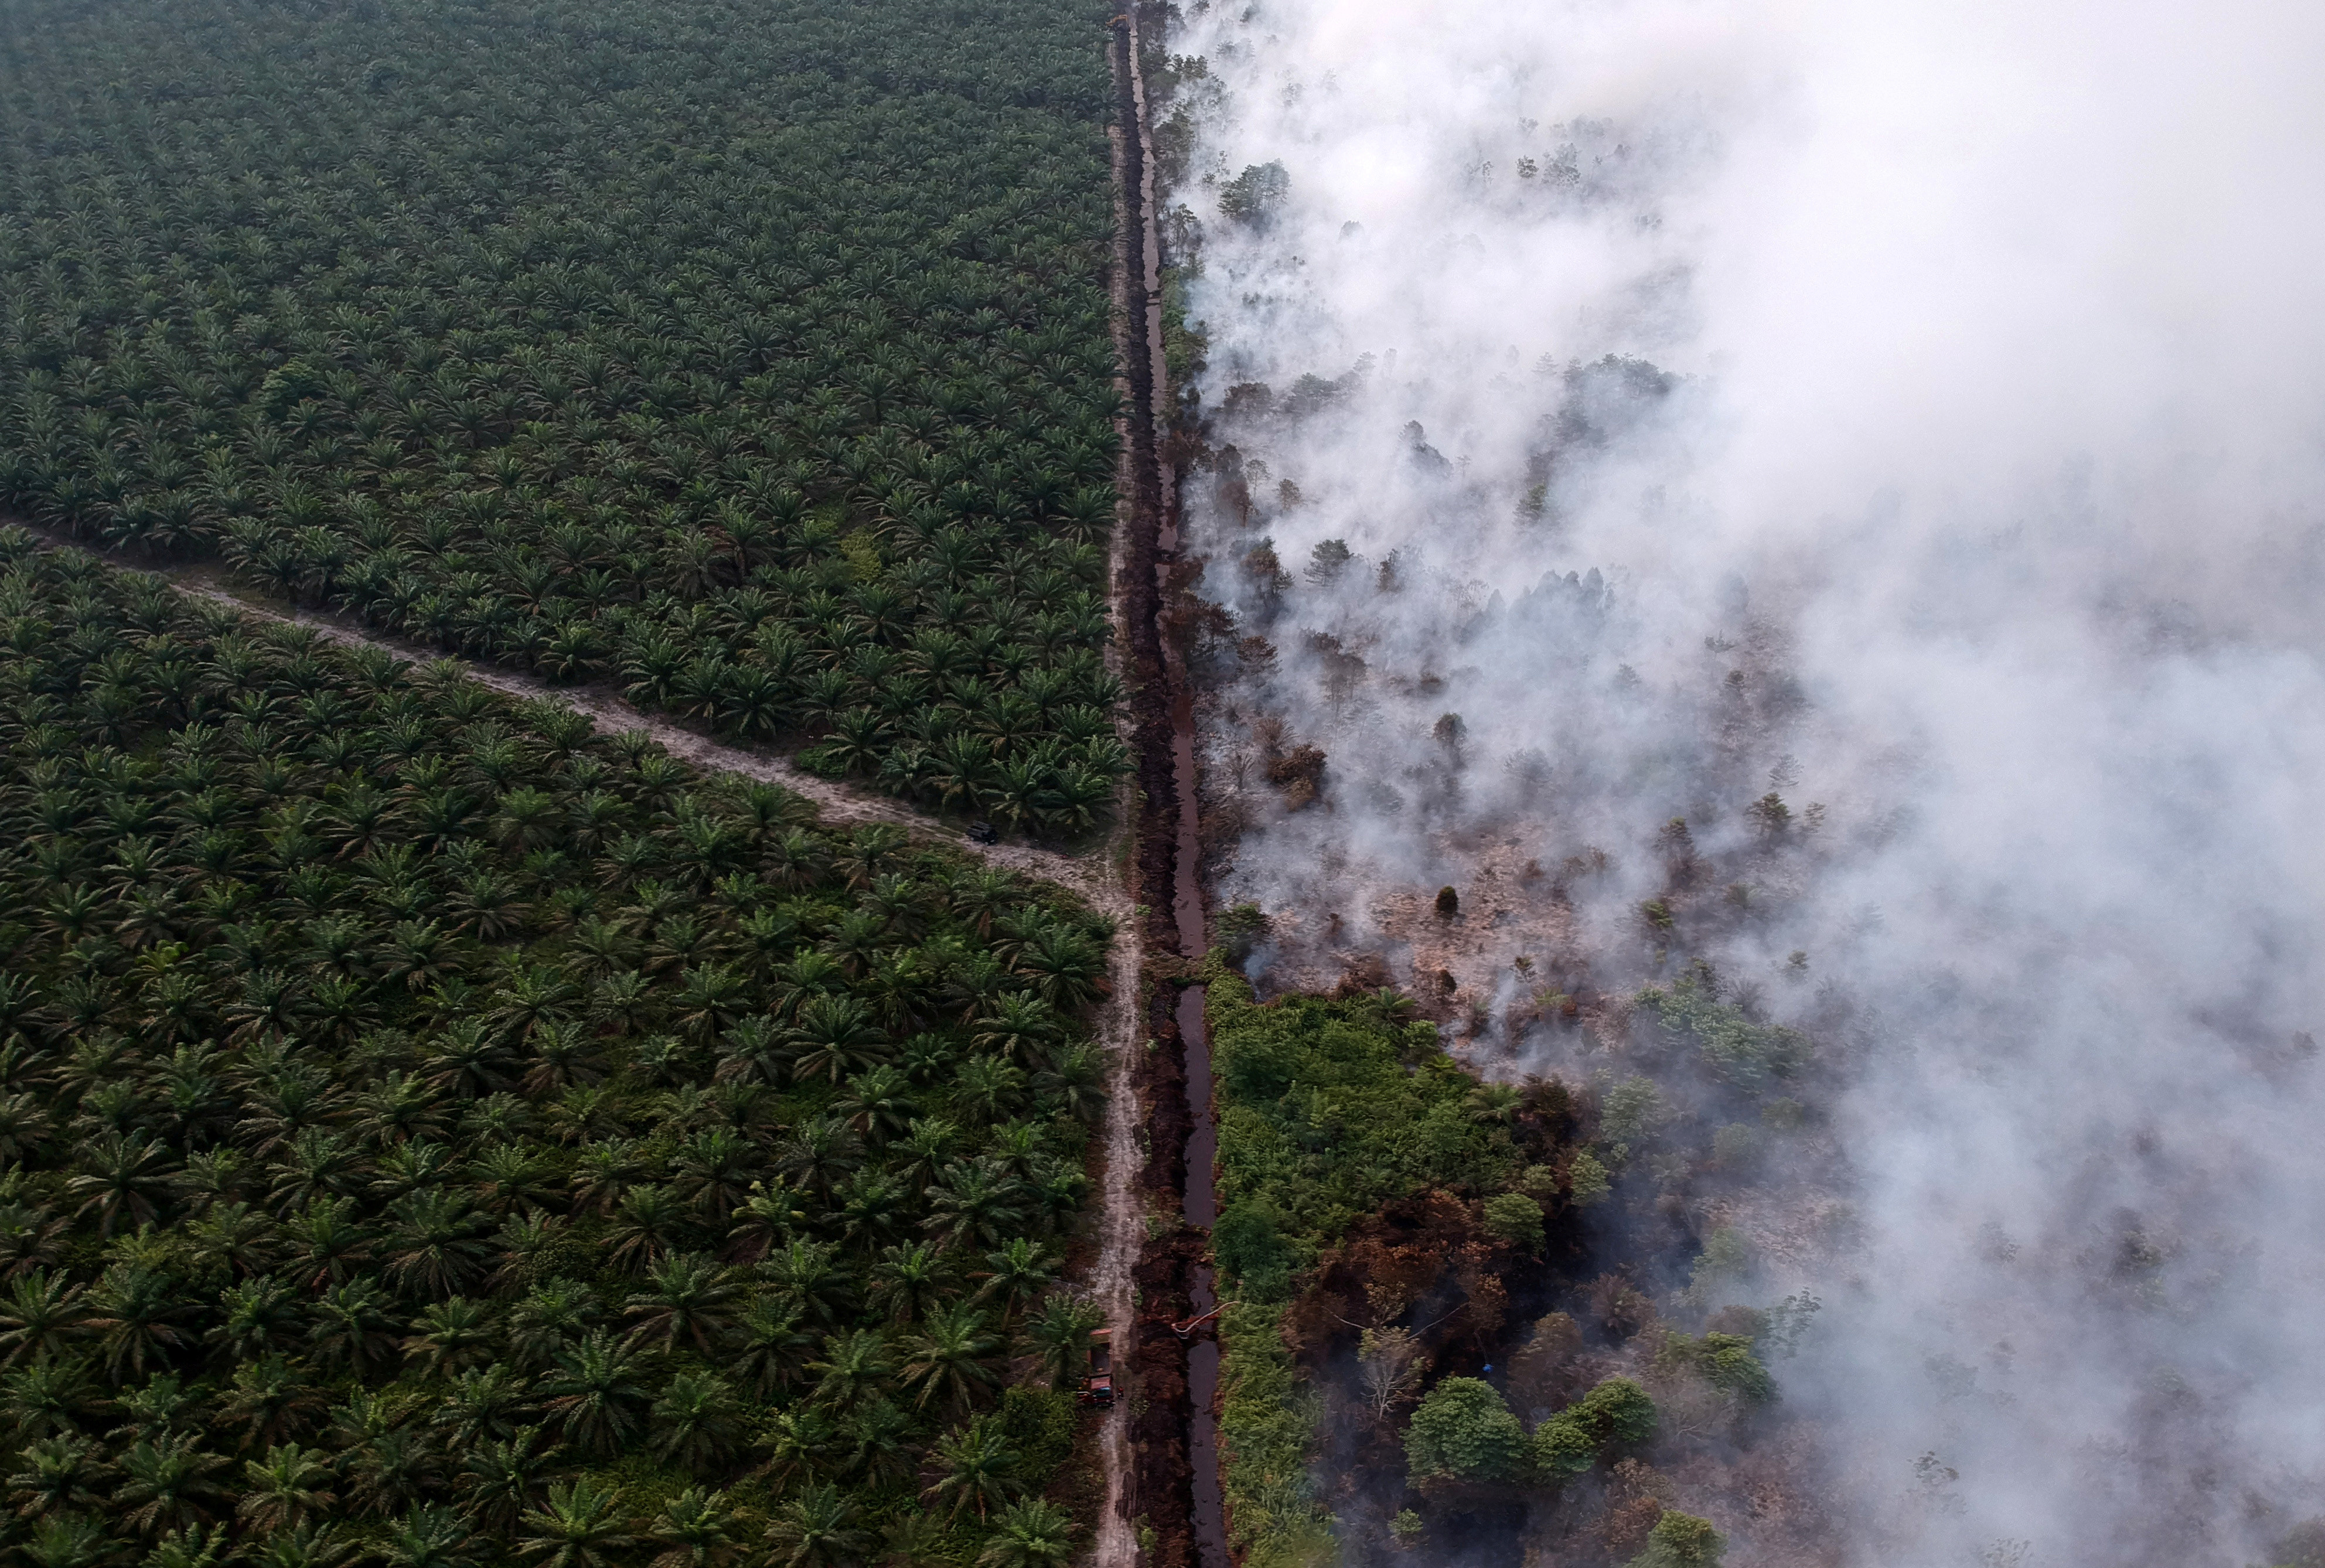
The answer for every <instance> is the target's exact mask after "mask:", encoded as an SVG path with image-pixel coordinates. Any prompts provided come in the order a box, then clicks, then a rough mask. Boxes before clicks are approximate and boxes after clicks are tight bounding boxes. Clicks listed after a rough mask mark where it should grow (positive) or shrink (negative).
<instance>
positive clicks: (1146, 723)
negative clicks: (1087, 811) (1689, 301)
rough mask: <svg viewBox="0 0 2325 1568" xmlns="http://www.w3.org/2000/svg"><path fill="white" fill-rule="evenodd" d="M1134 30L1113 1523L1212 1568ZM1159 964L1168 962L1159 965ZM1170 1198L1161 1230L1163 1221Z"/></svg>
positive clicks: (1148, 252) (1207, 1273) (1197, 1093)
mask: <svg viewBox="0 0 2325 1568" xmlns="http://www.w3.org/2000/svg"><path fill="white" fill-rule="evenodd" d="M1140 21H1141V19H1140V17H1139V15H1138V11H1137V8H1136V7H1135V6H1133V7H1132V8H1131V9H1130V11H1129V12H1128V13H1127V14H1124V15H1121V16H1117V17H1116V19H1115V22H1114V29H1113V31H1114V71H1115V95H1116V124H1117V127H1118V130H1119V135H1118V138H1117V142H1116V145H1117V146H1118V147H1119V149H1120V170H1121V176H1122V178H1121V187H1120V188H1121V198H1122V203H1123V211H1124V214H1125V223H1124V225H1123V229H1122V235H1121V241H1122V255H1121V257H1120V270H1121V277H1122V289H1121V295H1120V298H1121V302H1122V304H1123V307H1124V308H1123V310H1122V311H1121V312H1120V315H1119V317H1118V320H1119V322H1120V330H1121V332H1122V338H1123V341H1122V356H1123V364H1124V367H1125V371H1126V377H1125V378H1126V381H1127V384H1128V385H1127V388H1126V390H1127V392H1128V394H1129V401H1130V405H1131V411H1130V418H1129V420H1128V422H1127V428H1126V430H1125V437H1126V448H1127V456H1128V459H1129V484H1128V486H1127V488H1126V498H1127V500H1128V502H1129V506H1130V508H1131V525H1130V528H1129V529H1128V531H1127V537H1128V547H1127V549H1125V551H1123V552H1121V554H1120V575H1119V577H1118V579H1117V583H1116V591H1117V595H1118V599H1117V602H1118V606H1119V609H1120V625H1121V626H1122V629H1123V634H1124V636H1125V641H1126V644H1127V654H1128V661H1129V668H1128V669H1127V670H1126V671H1125V682H1126V684H1127V685H1128V687H1129V688H1130V691H1131V692H1132V696H1131V728H1132V734H1131V737H1130V743H1131V753H1132V756H1133V758H1134V761H1135V769H1136V772H1135V777H1136V779H1137V784H1138V789H1139V792H1140V795H1141V799H1140V802H1139V808H1138V812H1137V818H1136V826H1135V846H1134V860H1135V882H1134V885H1135V887H1136V888H1137V890H1138V896H1139V898H1140V900H1141V904H1140V906H1139V914H1138V918H1139V932H1138V935H1139V938H1140V940H1141V942H1142V943H1143V945H1144V949H1145V951H1146V952H1147V953H1148V954H1149V955H1150V957H1151V959H1152V960H1153V961H1152V965H1151V967H1152V970H1153V978H1154V980H1155V982H1156V983H1155V985H1154V986H1153V989H1152V992H1151V994H1150V995H1149V996H1148V997H1146V998H1145V1003H1146V1012H1145V1024H1146V1028H1147V1035H1148V1039H1149V1041H1150V1042H1151V1044H1150V1045H1149V1047H1148V1049H1147V1050H1146V1051H1145V1052H1144V1056H1143V1060H1142V1061H1141V1062H1140V1065H1139V1068H1138V1071H1137V1072H1136V1080H1137V1090H1138V1100H1139V1107H1140V1110H1141V1114H1142V1115H1143V1117H1144V1124H1145V1127H1146V1132H1147V1140H1146V1159H1145V1171H1144V1178H1145V1179H1144V1187H1145V1189H1146V1191H1147V1192H1148V1193H1149V1194H1150V1198H1151V1201H1152V1202H1153V1204H1154V1214H1153V1224H1152V1225H1151V1226H1150V1234H1151V1235H1152V1236H1153V1239H1151V1240H1150V1241H1149V1243H1148V1244H1147V1246H1146V1247H1145V1248H1144V1250H1143V1252H1142V1253H1141V1256H1140V1258H1139V1262H1138V1265H1137V1267H1136V1269H1135V1280H1136V1285H1137V1293H1138V1294H1137V1313H1136V1319H1135V1324H1134V1327H1133V1331H1132V1333H1131V1335H1130V1338H1129V1342H1128V1344H1127V1346H1126V1347H1125V1349H1126V1354H1125V1355H1124V1356H1123V1357H1122V1358H1121V1359H1122V1361H1123V1364H1124V1366H1125V1372H1126V1374H1127V1376H1126V1378H1125V1383H1126V1387H1127V1389H1128V1391H1129V1394H1130V1401H1129V1403H1130V1417H1129V1422H1130V1424H1129V1441H1130V1447H1131V1450H1132V1463H1131V1465H1130V1467H1129V1471H1128V1476H1127V1486H1126V1488H1125V1494H1126V1495H1125V1497H1124V1498H1123V1504H1122V1507H1123V1509H1124V1515H1125V1518H1127V1519H1129V1520H1132V1521H1135V1523H1136V1524H1137V1525H1138V1526H1141V1527H1142V1528H1143V1530H1144V1532H1145V1534H1144V1550H1143V1552H1142V1554H1141V1560H1142V1568H1227V1565H1228V1563H1229V1555H1228V1551H1227V1519H1226V1510H1225V1506H1224V1502H1223V1499H1222V1498H1221V1494H1220V1489H1219V1470H1218V1418H1217V1415H1216V1409H1215V1406H1216V1402H1217V1399H1218V1369H1219V1354H1218V1341H1217V1340H1216V1339H1215V1338H1213V1337H1210V1334H1209V1330H1208V1328H1204V1329H1197V1330H1195V1331H1193V1332H1192V1333H1191V1334H1190V1335H1188V1336H1184V1337H1182V1336H1181V1333H1180V1332H1179V1331H1178V1328H1177V1327H1176V1325H1179V1324H1183V1323H1186V1322H1188V1321H1189V1320H1191V1319H1194V1318H1197V1317H1200V1316H1201V1315H1202V1314H1204V1313H1209V1311H1210V1310H1211V1309H1213V1308H1215V1307H1216V1306H1218V1292H1217V1289H1216V1281H1215V1278H1214V1276H1213V1274H1212V1271H1211V1267H1210V1265H1209V1261H1208V1258H1207V1257H1206V1252H1207V1248H1208V1241H1209V1234H1208V1233H1209V1227H1210V1224H1211V1222H1212V1220H1214V1219H1215V1218H1216V1217H1217V1209H1218V1205H1217V1201H1216V1196H1215V1194H1214V1192H1213V1188H1212V1167H1213V1164H1214V1161H1215V1160H1216V1157H1217V1155H1218V1129H1217V1126H1216V1124H1215V1122H1214V1121H1213V1118H1212V1110H1211V1073H1210V1052H1209V1038H1208V1035H1207V1034H1206V1032H1205V1030H1204V1027H1203V997H1202V992H1201V989H1200V988H1190V987H1185V986H1183V985H1181V984H1178V983H1176V981H1177V979H1178V977H1180V976H1183V975H1184V974H1185V973H1188V972H1190V971H1191V970H1193V968H1194V966H1195V964H1196V963H1198V962H1199V961H1200V960H1201V958H1202V956H1203V953H1204V951H1205V948H1206V945H1207V942H1208V928H1207V923H1206V920H1205V914H1204V901H1203V886H1202V880H1201V870H1202V843H1201V812H1200V801H1199V798H1198V794H1197V788H1196V784H1197V778H1196V762H1195V706H1194V698H1193V692H1192V691H1191V688H1190V682H1189V678H1188V670H1187V662H1186V658H1185V656H1184V642H1185V638H1186V634H1187V630H1188V627H1189V626H1190V598H1189V594H1188V591H1187V590H1188V588H1189V586H1190V581H1191V578H1192V575H1193V571H1192V568H1191V565H1190V563H1189V562H1187V561H1184V560H1182V558H1181V548H1180V547H1181V541H1180V532H1179V517H1178V493H1177V492H1178V487H1177V476H1176V474H1175V472H1174V471H1173V469H1174V465H1173V464H1172V459H1171V452H1170V450H1169V448H1168V445H1167V443H1165V442H1164V441H1163V439H1162V435H1161V431H1160V430H1159V428H1158V426H1157V423H1156V420H1155V406H1156V403H1157V400H1158V395H1159V394H1160V391H1161V389H1162V388H1163V387H1164V386H1165V385H1167V382H1168V373H1167V370H1166V367H1165V363H1164V358H1163V300H1162V293H1161V288H1160V284H1161V271H1162V244H1161V239H1160V237H1159V236H1158V234H1157V233H1156V229H1155V225H1154V171H1153V162H1152V159H1151V156H1150V153H1149V147H1150V145H1151V142H1150V126H1149V124H1148V119H1147V112H1146V86H1145V79H1144V72H1143V70H1142V69H1141V64H1140V58H1139V57H1140V50H1141V35H1140V33H1141V28H1140ZM1167 954H1175V955H1176V958H1177V960H1179V961H1178V962H1177V963H1175V964H1173V963H1171V962H1169V961H1167V960H1165V957H1164V955H1167ZM1174 1197H1175V1198H1177V1200H1178V1205H1177V1207H1178V1213H1177V1214H1176V1215H1172V1213H1171V1212H1170V1211H1171V1208H1172V1199H1173V1198H1174ZM1118 1342H1119V1341H1118ZM1103 1560H1104V1559H1103V1558H1102V1561H1103Z"/></svg>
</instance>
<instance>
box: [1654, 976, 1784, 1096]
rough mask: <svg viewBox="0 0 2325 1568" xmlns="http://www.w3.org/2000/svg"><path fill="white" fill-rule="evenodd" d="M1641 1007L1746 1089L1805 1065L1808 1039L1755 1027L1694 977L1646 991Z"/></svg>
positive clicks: (1768, 1026)
mask: <svg viewBox="0 0 2325 1568" xmlns="http://www.w3.org/2000/svg"><path fill="white" fill-rule="evenodd" d="M1638 999H1639V1003H1640V1005H1641V1006H1642V1007H1645V1008H1646V1009H1647V1011H1648V1012H1649V1013H1650V1014H1651V1015H1653V1017H1654V1018H1655V1020H1656V1021H1657V1022H1658V1023H1660V1024H1661V1025H1663V1027H1664V1028H1666V1029H1669V1030H1670V1031H1672V1033H1673V1034H1675V1035H1685V1036H1687V1037H1689V1038H1690V1039H1692V1040H1693V1041H1694V1042H1695V1044H1696V1048H1697V1049H1698V1050H1700V1051H1701V1052H1702V1053H1703V1056H1704V1060H1705V1061H1707V1062H1710V1063H1711V1065H1712V1067H1713V1069H1714V1070H1715V1071H1717V1072H1718V1073H1719V1075H1720V1076H1721V1077H1723V1078H1725V1079H1727V1080H1728V1081H1729V1082H1731V1083H1737V1084H1741V1085H1744V1086H1745V1087H1746V1088H1750V1087H1754V1086H1756V1085H1758V1084H1760V1083H1762V1082H1764V1081H1766V1080H1768V1079H1770V1078H1786V1077H1790V1076H1791V1075H1792V1073H1794V1072H1798V1071H1799V1070H1800V1068H1801V1065H1802V1063H1803V1062H1806V1061H1807V1060H1808V1053H1809V1041H1808V1036H1807V1035H1803V1034H1802V1033H1801V1032H1800V1031H1799V1030H1797V1029H1787V1028H1784V1027H1783V1026H1782V1025H1775V1024H1755V1023H1754V1022H1752V1020H1751V1019H1749V1018H1747V1017H1746V1016H1744V1011H1743V1009H1742V1008H1740V1007H1729V1006H1728V1005H1727V1004H1726V1003H1723V1002H1721V1001H1720V1000H1719V999H1718V997H1715V996H1713V995H1712V993H1711V992H1710V991H1709V989H1707V988H1705V986H1704V985H1703V984H1702V982H1701V981H1700V980H1698V979H1695V978H1693V977H1692V976H1690V977H1689V978H1688V979H1682V980H1679V981H1676V982H1675V983H1673V984H1672V987H1671V988H1670V989H1668V990H1665V989H1663V988H1660V987H1653V986H1651V987H1649V988H1647V989H1645V990H1644V991H1641V992H1640V993H1639V998H1638Z"/></svg>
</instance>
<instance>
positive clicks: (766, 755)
mask: <svg viewBox="0 0 2325 1568" xmlns="http://www.w3.org/2000/svg"><path fill="white" fill-rule="evenodd" d="M18 526H21V527H26V528H29V529H30V530H31V531H32V533H37V534H39V535H40V536H41V537H42V538H44V539H47V540H49V541H51V543H54V544H56V545H58V546H60V547H65V548H70V549H75V550H88V546H87V545H85V544H82V543H79V541H77V540H74V539H71V538H69V537H68V536H66V535H63V534H60V533H53V532H51V531H50V530H46V529H41V528H35V527H32V525H31V524H22V523H19V524H18ZM90 553H92V554H98V555H102V554H103V553H104V552H101V551H91V552H90ZM122 564H127V563H122ZM134 570H136V571H144V572H147V573H149V574H150V575H153V576H156V577H160V578H162V579H163V580H166V581H168V582H169V583H170V584H171V586H172V587H174V588H176V589H178V590H179V591H180V592H181V593H185V594H189V595H191V596H192V597H194V598H202V599H208V600H209V601H210V602H212V603H214V604H219V605H224V606H226V607H227V608H229V609H232V610H235V611H236V612H238V613H240V614H242V615H246V616H250V617H254V618H255V619H259V620H264V621H272V622H274V623H275V624H277V625H280V626H303V627H305V628H306V629H308V630H309V631H311V632H313V633H314V634H315V635H316V636H320V637H322V638H323V639H324V640H326V641H328V642H332V643H337V644H338V645H341V646H343V647H370V648H377V649H379V650H381V651H382V652H383V653H388V654H394V655H395V656H396V657H397V658H399V659H403V660H405V661H407V662H410V663H423V662H428V661H431V660H439V659H441V658H443V657H444V655H442V654H435V653H432V652H431V651H429V650H426V649H421V648H415V647H413V646H412V645H410V644H407V643H403V642H401V641H398V640H397V639H395V638H393V637H384V636H378V635H376V634H375V633H372V632H369V631H366V630H365V629H364V628H362V627H360V626H354V625H351V624H350V623H349V622H348V621H347V620H346V619H344V618H342V617H336V616H329V615H318V614H315V613H313V612H312V611H309V610H301V609H290V610H285V609H278V608H275V607H273V606H272V605H269V604H265V603H263V602H261V601H258V600H255V599H253V598H248V597H245V595H243V594H240V593H236V592H235V591H234V590H233V589H231V588H229V587H227V585H226V582H225V580H224V579H223V574H222V573H220V572H219V571H218V569H217V568H216V567H215V566H213V565H210V564H208V563H207V562H201V563H192V564H185V565H176V564H166V563H165V564H163V565H161V566H137V567H134ZM452 662H453V663H458V664H459V665H460V666H461V667H462V668H463V669H464V670H465V671H466V673H467V674H468V678H469V679H470V680H472V681H474V682H477V684H478V685H480V686H486V687H490V688H491V689H492V690H493V691H499V692H502V693H504V694H505V695H507V696H511V697H521V698H525V699H528V700H532V699H541V700H548V701H551V702H554V703H556V704H558V705H559V706H560V707H563V708H570V709H571V710H573V711H574V712H576V713H580V714H585V715H587V716H588V719H590V720H591V721H592V722H593V723H595V724H596V725H597V728H599V729H600V730H603V731H605V732H606V733H607V734H611V735H621V734H627V733H632V732H635V733H641V734H645V735H649V736H652V737H653V738H654V739H655V740H656V741H657V742H659V743H660V744H661V745H662V747H663V749H665V750H667V751H668V752H669V753H670V754H671V755H672V756H678V757H682V758H684V759H685V760H686V761H688V762H690V763H692V764H693V765H695V766H697V767H700V768H706V769H709V770H710V771H712V772H715V773H731V774H739V775H742V776H744V777H746V778H754V779H759V780H762V781H764V782H765V783H768V784H781V785H782V786H783V788H785V789H787V790H790V791H791V792H792V793H793V794H797V795H801V796H804V797H805V798H806V799H808V800H811V801H812V802H814V803H815V806H816V810H817V811H818V812H820V813H821V815H822V816H823V818H824V820H825V821H830V822H838V823H842V824H851V823H870V822H885V823H887V824H889V825H890V826H893V827H898V828H902V829H903V830H906V831H908V832H910V833H912V834H913V835H914V836H915V837H918V838H922V839H932V840H938V841H940V842H941V843H943V844H944V845H946V846H947V847H948V848H950V849H958V850H959V851H961V852H962V853H964V854H968V855H974V856H977V857H978V858H981V859H984V860H986V861H988V862H990V863H991V864H993V865H996V866H1002V867H1005V868H1008V869H1010V870H1012V871H1016V872H1019V873H1021V874H1023V875H1024V876H1027V877H1034V878H1037V879H1038V880H1040V881H1043V882H1049V883H1053V884H1055V885H1056V886H1061V887H1064V888H1067V889H1069V890H1070V891H1071V892H1073V893H1074V894H1076V895H1079V897H1080V898H1082V899H1083V900H1084V901H1085V902H1086V903H1088V905H1090V906H1091V907H1092V908H1093V909H1097V910H1098V911H1100V912H1101V913H1103V914H1107V915H1109V916H1111V917H1113V918H1114V919H1116V920H1117V921H1120V920H1122V919H1124V918H1125V917H1126V916H1127V915H1128V914H1129V913H1130V904H1129V901H1128V899H1127V898H1126V897H1125V895H1124V894H1123V892H1122V890H1121V888H1120V887H1119V886H1117V884H1116V877H1114V876H1113V875H1112V872H1111V862H1112V855H1111V853H1110V852H1109V850H1108V849H1107V848H1106V847H1101V848H1099V849H1096V850H1093V851H1092V852H1090V853H1089V854H1088V855H1065V854H1061V853H1059V852H1058V851H1057V850H1054V849H1040V848H1037V847H1036V846H1034V845H1032V844H980V843H978V842H977V840H974V839H971V838H970V837H969V836H968V834H967V833H965V832H963V831H962V830H959V828H956V827H953V826H951V825H950V824H949V823H946V822H941V821H936V820H935V819H933V818H931V817H928V816H925V815H923V814H922V813H921V812H916V811H914V810H912V808H911V807H910V806H907V805H904V804H903V803H899V802H896V801H894V800H891V799H889V798H888V797H886V796H885V795H875V794H870V793H866V792H865V791H863V790H859V789H855V788H851V787H850V786H848V785H847V784H839V783H836V782H834V781H833V780H831V779H828V778H824V777H821V776H820V775H816V774H811V773H809V772H808V771H807V770H805V769H804V768H801V767H798V766H795V765H793V764H792V762H791V761H790V760H789V759H787V758H785V757H784V756H782V755H781V754H780V753H777V752H774V751H771V750H767V749H764V748H763V747H754V746H736V745H731V744H729V743H727V742H726V741H720V740H714V739H712V738H710V737H709V736H706V735H702V734H699V733H698V732H696V731H694V730H691V729H689V728H686V727H685V726H683V725H681V724H677V723H674V722H672V720H670V719H664V718H662V717H659V716H658V715H655V714H652V713H648V712H646V711H644V710H642V709H639V708H635V707H633V706H632V705H631V704H630V703H628V702H626V701H625V700H622V699H621V698H619V697H616V696H615V695H614V694H613V693H612V692H610V691H606V690H604V689H603V688H601V687H585V686H558V685H552V684H551V683H550V682H547V681H543V680H541V679H540V678H538V677H537V676H533V675H523V674H519V673H516V672H514V671H511V670H504V669H501V668H499V667H497V666H496V665H492V664H480V663H475V662H473V661H470V660H467V659H455V660H453V661H452Z"/></svg>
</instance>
